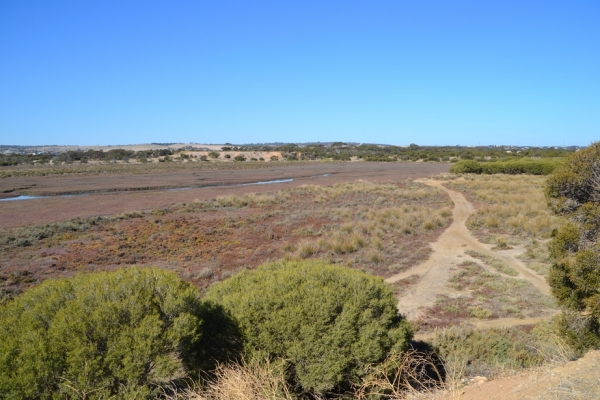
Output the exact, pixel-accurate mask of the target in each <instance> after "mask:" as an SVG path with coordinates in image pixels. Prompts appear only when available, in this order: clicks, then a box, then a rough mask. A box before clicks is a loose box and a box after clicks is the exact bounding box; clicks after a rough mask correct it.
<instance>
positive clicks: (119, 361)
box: [0, 268, 214, 399]
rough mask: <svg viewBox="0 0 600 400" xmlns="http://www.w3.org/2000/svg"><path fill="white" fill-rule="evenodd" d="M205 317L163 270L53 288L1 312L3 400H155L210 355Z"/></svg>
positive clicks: (101, 276) (192, 293)
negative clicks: (204, 335)
mask: <svg viewBox="0 0 600 400" xmlns="http://www.w3.org/2000/svg"><path fill="white" fill-rule="evenodd" d="M203 313H206V310H203V307H202V304H201V302H200V297H199V293H198V291H197V290H196V289H195V288H194V287H193V286H191V285H190V284H188V283H186V282H184V281H182V280H181V279H179V278H177V276H176V275H175V274H173V273H171V272H166V271H162V270H157V269H138V268H128V269H125V270H119V271H117V272H111V273H106V272H102V273H97V274H89V275H79V276H76V277H74V278H70V279H62V280H48V281H45V282H44V283H42V284H41V285H39V286H37V287H35V288H33V289H30V290H29V291H27V292H26V293H25V294H23V295H21V296H20V297H17V298H16V299H15V300H13V301H11V302H9V303H8V304H6V305H4V306H2V307H0V398H8V399H34V398H35V399H55V398H88V399H104V398H109V397H111V396H115V397H114V398H128V399H130V398H131V399H133V398H140V399H141V398H151V397H154V396H155V395H156V394H157V393H158V392H159V388H160V387H162V386H164V385H168V384H172V383H173V382H174V380H176V379H178V378H184V377H185V376H186V375H187V373H191V372H193V371H195V370H196V369H197V368H198V366H199V365H200V363H201V362H202V361H203V360H202V359H201V358H202V357H205V356H208V355H209V354H210V353H211V351H212V350H210V349H209V351H203V350H202V348H201V347H200V344H201V341H200V338H201V333H202V332H201V329H200V327H201V322H202V319H203V317H202V315H203ZM213 319H214V318H213ZM111 398H113V397H111Z"/></svg>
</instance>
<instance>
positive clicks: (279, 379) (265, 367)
mask: <svg viewBox="0 0 600 400" xmlns="http://www.w3.org/2000/svg"><path fill="white" fill-rule="evenodd" d="M214 372H215V378H214V379H211V380H209V381H208V382H206V383H205V384H204V385H203V386H201V387H196V388H195V389H188V390H184V391H179V392H176V393H175V394H172V395H168V396H165V398H166V400H292V399H293V397H292V395H291V394H290V391H289V388H288V385H287V383H286V381H285V376H284V373H283V368H279V367H278V366H274V365H273V364H272V363H270V362H268V361H266V362H264V363H260V364H259V363H242V364H241V365H239V364H231V365H227V366H225V365H221V366H219V367H218V368H217V369H216V371H214Z"/></svg>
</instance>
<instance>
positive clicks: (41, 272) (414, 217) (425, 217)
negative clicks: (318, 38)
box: [0, 181, 451, 295]
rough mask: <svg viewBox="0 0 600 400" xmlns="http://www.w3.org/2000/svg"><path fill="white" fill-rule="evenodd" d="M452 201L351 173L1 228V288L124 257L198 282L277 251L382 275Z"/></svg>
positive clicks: (428, 234)
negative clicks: (349, 177) (346, 177)
mask: <svg viewBox="0 0 600 400" xmlns="http://www.w3.org/2000/svg"><path fill="white" fill-rule="evenodd" d="M450 206H451V204H450V201H449V199H448V197H446V195H445V194H444V193H443V192H442V191H441V190H439V189H436V188H431V187H428V186H425V185H421V184H414V183H406V184H397V183H369V182H364V181H358V182H352V183H344V184H338V185H333V186H302V187H297V188H292V189H286V190H281V191H276V192H269V193H263V194H247V195H241V196H231V195H225V196H220V197H217V198H215V199H212V200H198V201H194V202H192V203H187V204H178V205H171V206H167V207H162V208H158V209H155V210H152V211H146V212H143V213H132V214H127V215H123V218H112V217H111V218H101V219H98V222H97V223H95V224H83V225H82V224H76V225H77V226H75V228H77V229H70V228H69V227H71V225H73V224H72V223H69V222H64V223H59V224H56V226H57V227H60V229H58V228H56V229H54V228H52V229H49V228H48V226H39V227H35V226H34V227H26V228H15V229H8V230H2V231H0V246H1V249H2V252H1V254H0V291H4V293H5V294H6V295H12V294H13V293H18V291H20V290H21V289H23V288H25V287H28V286H30V285H33V284H36V283H38V282H40V281H41V280H43V279H46V278H48V277H62V276H70V275H73V274H75V273H78V272H80V271H90V270H106V269H108V270H110V269H113V268H115V267H118V266H126V265H140V266H144V265H148V266H157V267H162V268H168V269H173V270H176V271H177V272H179V274H180V275H181V276H182V277H183V278H184V279H187V280H189V281H192V282H194V283H195V284H196V285H198V286H199V287H201V288H203V287H206V286H208V285H210V284H211V283H212V282H215V281H218V280H221V279H224V278H225V277H227V276H230V275H231V274H233V273H235V271H238V270H240V269H242V268H253V267H255V266H257V265H259V264H261V263H263V262H266V261H269V260H273V259H278V258H282V257H285V258H292V259H300V258H322V259H326V260H328V261H331V262H335V263H342V264H345V265H348V266H350V267H354V268H359V269H363V270H365V271H369V272H371V273H374V274H377V275H382V276H389V275H391V274H392V271H397V270H402V269H404V268H408V267H410V266H412V265H414V264H415V263H417V262H419V261H421V260H422V259H423V258H425V257H426V256H427V254H428V252H429V247H428V243H430V242H431V241H433V240H435V238H436V237H437V236H438V235H439V234H441V232H442V231H443V229H444V228H445V227H446V226H447V225H448V224H449V223H450V218H451V213H450V212H449V210H450ZM63 228H64V229H63ZM55 231H56V232H55Z"/></svg>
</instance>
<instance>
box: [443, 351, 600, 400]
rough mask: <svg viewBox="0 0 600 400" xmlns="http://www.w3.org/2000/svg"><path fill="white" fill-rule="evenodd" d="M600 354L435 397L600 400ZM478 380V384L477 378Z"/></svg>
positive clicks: (485, 399) (592, 352)
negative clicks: (599, 399) (599, 367)
mask: <svg viewBox="0 0 600 400" xmlns="http://www.w3.org/2000/svg"><path fill="white" fill-rule="evenodd" d="M599 365H600V351H595V350H592V351H590V352H588V353H587V354H586V355H585V357H583V358H580V359H579V360H576V361H571V362H568V363H566V364H563V365H559V366H556V367H554V368H547V369H534V370H529V371H525V372H522V373H520V374H517V375H514V376H509V377H504V378H500V379H495V380H493V381H490V382H484V381H483V380H482V381H479V382H478V383H475V384H474V385H471V386H467V387H465V388H462V389H459V390H457V391H453V392H451V393H447V394H445V395H443V396H439V397H437V396H436V397H435V398H436V399H440V400H451V399H461V400H525V399H528V400H533V399H537V400H553V399H556V400H559V399H560V400H571V399H573V400H574V399H577V400H593V399H598V398H600V370H599V369H598V366H599ZM474 381H477V379H475V380H474Z"/></svg>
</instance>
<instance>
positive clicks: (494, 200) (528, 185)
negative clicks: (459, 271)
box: [445, 174, 559, 276]
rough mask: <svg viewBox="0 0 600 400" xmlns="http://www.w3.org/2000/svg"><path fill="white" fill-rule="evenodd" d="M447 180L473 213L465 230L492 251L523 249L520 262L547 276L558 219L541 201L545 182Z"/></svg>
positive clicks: (523, 177)
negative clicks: (463, 196) (490, 246)
mask: <svg viewBox="0 0 600 400" xmlns="http://www.w3.org/2000/svg"><path fill="white" fill-rule="evenodd" d="M447 178H450V179H448V180H447V182H446V183H445V184H446V185H447V186H448V187H449V188H452V189H454V190H458V191H460V192H462V193H464V194H465V195H466V196H467V198H468V199H469V200H470V201H471V202H472V203H473V204H474V206H475V208H476V211H475V212H474V213H473V214H472V215H471V217H470V218H469V219H468V221H467V227H468V228H469V229H470V230H471V231H472V232H473V234H474V235H475V236H477V237H478V238H479V239H480V240H481V241H483V242H486V243H493V244H495V247H494V249H495V250H509V249H511V248H512V246H515V245H520V246H525V250H526V252H525V253H524V254H521V255H520V256H519V258H520V259H521V260H522V261H524V262H525V263H526V264H527V266H528V267H529V268H531V269H533V270H534V271H536V272H537V273H538V274H540V275H544V276H545V275H547V273H548V269H549V266H550V263H551V261H550V259H549V254H548V250H547V246H546V243H547V241H548V240H549V237H550V234H551V233H552V230H553V229H555V228H557V227H558V223H559V221H558V218H557V217H556V216H555V215H554V214H553V213H552V212H551V211H550V209H549V208H548V206H547V203H546V199H545V197H544V187H545V182H546V178H545V177H542V176H532V175H502V174H496V175H473V176H471V175H468V176H464V177H460V178H457V177H455V176H454V177H447Z"/></svg>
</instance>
